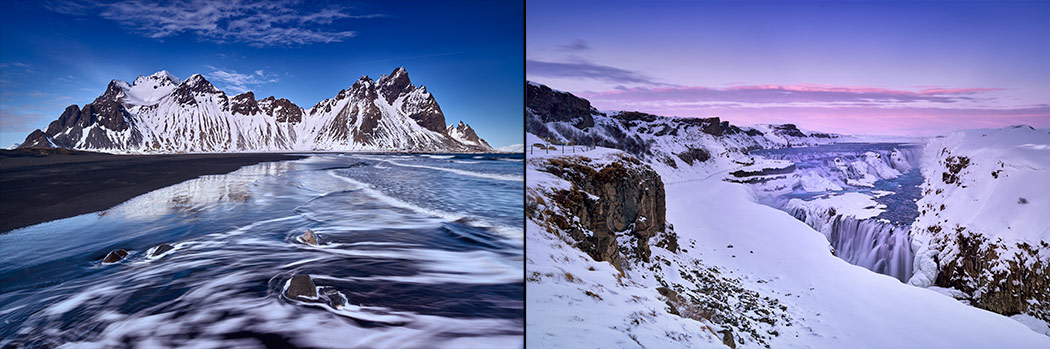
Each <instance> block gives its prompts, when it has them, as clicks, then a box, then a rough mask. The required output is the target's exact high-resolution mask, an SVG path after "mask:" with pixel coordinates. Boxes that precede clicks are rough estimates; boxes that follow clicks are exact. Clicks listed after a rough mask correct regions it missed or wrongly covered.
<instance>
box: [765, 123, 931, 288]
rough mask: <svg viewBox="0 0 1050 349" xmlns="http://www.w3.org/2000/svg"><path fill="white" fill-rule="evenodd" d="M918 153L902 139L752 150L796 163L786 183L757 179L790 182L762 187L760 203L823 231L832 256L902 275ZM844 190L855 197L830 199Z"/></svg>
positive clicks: (908, 268) (909, 255) (908, 263)
mask: <svg viewBox="0 0 1050 349" xmlns="http://www.w3.org/2000/svg"><path fill="white" fill-rule="evenodd" d="M920 152H921V148H920V147H919V146H916V145H908V144H896V143H874V144H873V143H846V144H834V145H825V146H818V147H807V148H790V149H769V150H761V151H756V152H754V153H753V154H754V155H759V156H762V157H765V158H768V159H776V160H789V161H792V162H794V163H795V164H796V168H797V170H796V172H795V173H794V174H793V175H792V176H789V177H788V178H787V179H785V180H787V181H793V183H766V184H764V185H765V186H767V187H772V188H785V187H786V188H790V190H789V191H788V192H784V191H779V192H775V191H773V190H767V191H769V192H774V195H775V197H773V198H770V199H768V200H766V201H767V202H768V203H770V204H771V205H772V206H774V207H778V208H780V209H782V210H784V211H787V212H788V213H790V214H791V215H792V216H794V217H795V218H797V219H799V220H801V221H803V222H805V223H806V224H808V225H809V226H811V227H813V229H815V230H817V231H819V232H821V233H823V234H824V235H825V236H826V237H827V239H828V242H829V243H830V244H831V247H832V248H833V249H834V253H835V255H836V256H838V257H839V258H842V259H843V260H846V261H847V262H849V263H851V264H854V265H858V266H862V267H864V268H867V269H869V270H871V271H874V272H877V273H880V274H885V275H889V276H893V277H895V278H897V279H898V280H901V281H902V282H904V281H907V280H908V278H910V277H911V274H912V262H913V259H914V252H913V251H912V250H911V241H910V234H909V232H910V229H911V222H912V221H914V220H915V218H916V217H917V216H918V209H917V207H916V205H915V200H917V199H918V198H919V197H920V195H921V193H920V191H919V189H918V185H919V184H921V182H922V176H921V174H919V171H918V164H919V154H920ZM846 193H860V194H863V196H857V195H856V194H852V195H853V196H850V197H849V198H850V199H851V200H852V199H858V198H859V200H858V201H855V202H849V205H846V204H844V203H843V201H842V200H834V199H836V198H834V197H836V196H841V195H843V194H846ZM829 198H832V199H830V200H829ZM837 199H842V198H837ZM822 200H825V202H823V203H822ZM851 206H852V207H853V208H852V209H851V208H850V207H851ZM855 211H863V212H865V213H867V214H860V215H858V212H855ZM872 212H875V213H872Z"/></svg>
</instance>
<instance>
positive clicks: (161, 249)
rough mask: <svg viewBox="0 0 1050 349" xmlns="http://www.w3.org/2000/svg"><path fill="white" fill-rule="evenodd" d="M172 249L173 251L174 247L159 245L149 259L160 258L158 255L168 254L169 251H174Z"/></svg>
mask: <svg viewBox="0 0 1050 349" xmlns="http://www.w3.org/2000/svg"><path fill="white" fill-rule="evenodd" d="M174 249H175V247H174V246H171V245H168V244H160V246H157V249H156V250H153V254H151V255H150V257H157V256H160V255H162V254H164V253H165V252H168V251H171V250H174Z"/></svg>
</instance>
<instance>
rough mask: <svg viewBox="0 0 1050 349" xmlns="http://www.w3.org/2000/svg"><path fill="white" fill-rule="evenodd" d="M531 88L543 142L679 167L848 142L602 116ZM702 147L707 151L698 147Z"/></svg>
mask: <svg viewBox="0 0 1050 349" xmlns="http://www.w3.org/2000/svg"><path fill="white" fill-rule="evenodd" d="M525 89H526V94H525V96H526V97H525V98H526V102H525V111H526V116H525V120H526V131H527V132H529V133H531V134H534V135H536V136H538V137H539V138H540V139H543V140H545V141H549V142H551V143H554V144H566V145H580V146H599V147H607V148H615V149H620V150H623V151H626V152H628V153H631V154H634V155H636V156H639V157H643V158H646V159H655V160H656V161H659V162H662V163H665V164H667V165H668V166H671V167H674V168H677V167H679V166H692V165H693V164H694V162H696V163H703V162H704V161H705V160H706V159H708V158H712V157H716V158H728V157H732V156H733V154H737V155H740V154H742V153H743V152H745V151H747V150H749V149H761V148H781V147H792V146H803V145H817V144H827V143H832V142H835V141H838V140H841V137H842V136H841V135H836V134H828V133H820V132H806V131H803V130H800V129H799V128H798V127H796V126H795V125H792V124H783V125H756V126H751V127H739V126H735V125H731V124H729V122H728V121H721V120H720V119H719V118H717V117H711V118H687V117H666V116H657V115H652V114H646V113H641V112H635V111H616V112H600V111H598V110H597V109H595V108H594V107H592V106H591V103H590V102H589V101H587V100H586V99H583V98H579V97H576V96H574V95H572V94H570V93H567V92H562V91H557V90H553V89H551V88H550V87H547V86H545V85H541V84H537V83H534V82H527V83H526V86H525ZM701 144H705V145H707V146H704V147H698V145H701ZM529 145H531V144H526V147H528V146H529Z"/></svg>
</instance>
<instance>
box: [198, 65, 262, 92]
mask: <svg viewBox="0 0 1050 349" xmlns="http://www.w3.org/2000/svg"><path fill="white" fill-rule="evenodd" d="M207 67H208V69H211V72H210V73H208V74H207V77H208V79H210V80H212V81H214V82H216V83H218V84H219V87H220V88H222V89H224V90H231V91H233V92H236V93H243V92H247V91H249V90H251V88H252V86H258V85H263V84H270V83H275V82H277V81H278V79H277V74H267V73H265V72H264V71H262V70H256V71H255V72H254V74H252V73H249V74H242V73H238V72H237V71H236V70H232V69H224V68H216V67H213V66H210V65H209V66H207Z"/></svg>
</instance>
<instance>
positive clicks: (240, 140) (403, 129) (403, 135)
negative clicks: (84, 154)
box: [22, 67, 492, 153]
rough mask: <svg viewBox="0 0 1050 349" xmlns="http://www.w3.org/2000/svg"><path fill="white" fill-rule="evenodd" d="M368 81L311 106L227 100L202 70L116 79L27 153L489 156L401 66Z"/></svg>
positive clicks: (31, 141)
mask: <svg viewBox="0 0 1050 349" xmlns="http://www.w3.org/2000/svg"><path fill="white" fill-rule="evenodd" d="M380 80H381V81H382V82H383V84H382V85H381V84H378V83H377V81H373V80H372V79H371V78H369V77H368V76H367V75H365V76H362V77H361V78H360V79H358V80H357V81H356V82H354V84H353V85H352V86H351V87H349V88H348V89H344V90H341V91H339V93H338V95H337V96H336V97H335V98H329V99H325V100H323V101H321V102H318V103H317V104H316V105H315V106H314V107H312V108H310V109H309V110H305V109H303V108H302V107H299V106H298V105H296V104H295V103H292V102H291V101H289V100H288V99H285V98H277V97H275V96H268V97H266V98H263V99H256V98H257V96H256V95H255V93H254V92H253V91H246V92H243V93H239V94H236V95H233V96H232V97H230V96H228V95H227V94H226V92H223V91H222V90H220V89H218V88H216V87H215V86H214V85H213V84H212V83H211V82H210V81H208V79H207V78H205V76H204V75H202V74H193V75H191V76H189V77H188V78H186V79H185V80H182V81H179V80H178V79H177V78H175V77H174V76H173V75H171V74H170V73H169V72H167V71H163V70H162V71H159V72H156V73H154V74H151V75H149V76H139V77H138V78H137V79H136V80H135V83H134V84H128V83H127V82H124V81H121V80H113V81H112V82H110V83H109V85H108V86H107V89H106V92H105V93H103V94H102V96H100V97H99V98H98V99H96V100H95V101H94V102H93V103H89V104H87V105H84V106H83V107H78V106H76V105H73V106H70V107H69V108H67V110H66V111H65V112H64V113H63V114H62V116H61V117H59V119H58V120H56V121H55V122H52V123H51V125H50V126H49V127H48V129H47V130H46V131H41V132H36V133H34V134H33V135H32V137H28V138H27V142H23V145H22V147H60V148H72V149H84V150H102V151H111V152H130V153H142V152H160V153H166V152H225V151H292V150H295V151H311V150H343V151H355V150H367V151H377V150H378V151H388V150H398V151H404V150H410V151H446V152H459V151H492V149H491V147H489V146H488V144H487V143H485V142H484V140H481V139H480V138H478V137H477V135H476V134H475V133H474V132H473V130H472V129H470V127H469V125H466V124H465V123H461V125H462V126H460V127H458V128H456V127H453V128H452V129H453V130H454V131H455V132H454V134H456V135H457V136H459V138H454V137H452V136H451V135H450V132H449V131H448V130H446V129H445V119H444V114H443V113H442V112H441V108H440V107H439V106H438V104H437V102H436V101H435V99H434V97H433V96H432V95H430V94H429V93H427V92H426V91H425V89H423V88H422V87H420V88H416V87H414V86H413V85H412V83H411V82H410V80H408V72H407V71H406V70H405V68H404V67H399V68H397V69H394V70H393V72H391V74H390V75H384V76H382V77H381V78H380Z"/></svg>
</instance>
